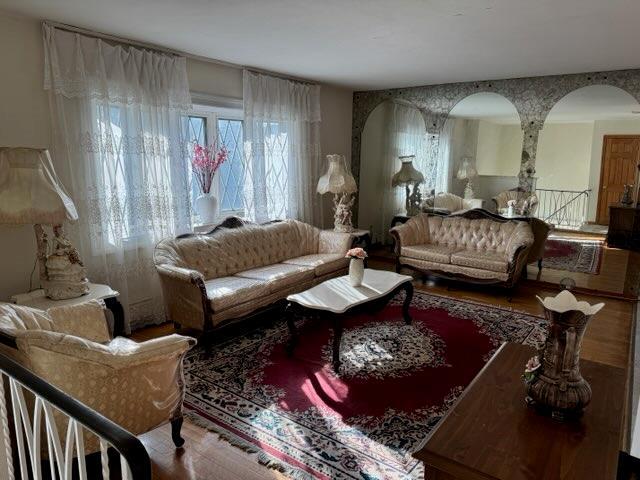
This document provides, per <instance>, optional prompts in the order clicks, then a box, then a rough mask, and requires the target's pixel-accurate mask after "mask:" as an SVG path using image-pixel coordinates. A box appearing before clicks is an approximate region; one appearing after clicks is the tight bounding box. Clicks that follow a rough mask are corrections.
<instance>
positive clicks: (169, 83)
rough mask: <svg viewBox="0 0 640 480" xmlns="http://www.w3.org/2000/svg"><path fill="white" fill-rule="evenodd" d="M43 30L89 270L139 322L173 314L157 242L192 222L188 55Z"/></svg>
mask: <svg viewBox="0 0 640 480" xmlns="http://www.w3.org/2000/svg"><path fill="white" fill-rule="evenodd" d="M43 35H44V46H45V81H44V85H45V89H46V90H48V91H49V94H50V95H49V98H50V104H51V113H52V117H53V125H54V136H55V144H54V155H55V157H54V158H55V163H56V166H57V169H58V170H59V173H60V176H61V178H62V179H63V181H64V183H65V185H66V186H67V188H68V189H69V190H70V193H71V196H72V198H73V200H74V202H75V204H76V206H77V207H78V213H79V216H80V220H79V222H78V223H77V224H76V225H75V226H72V227H71V228H70V233H71V235H72V237H73V238H74V239H75V242H76V244H77V246H78V248H79V250H80V253H81V255H82V258H83V260H84V262H85V264H86V266H87V268H88V275H89V278H90V280H91V281H92V282H95V283H107V284H109V285H110V286H111V287H112V288H114V289H116V290H118V291H119V292H120V294H121V297H120V301H121V302H122V303H123V305H124V307H125V313H126V317H127V319H128V322H130V325H131V326H132V327H133V328H136V327H138V326H142V325H144V324H148V323H158V322H161V321H164V319H165V315H164V311H163V306H162V305H163V303H162V299H161V291H160V286H159V280H158V277H157V274H156V271H155V268H154V265H153V261H152V256H153V249H154V247H155V244H156V243H157V242H158V241H159V240H160V239H162V238H165V237H169V236H173V235H176V234H177V233H183V232H185V231H189V230H190V228H191V215H190V209H191V206H190V201H189V189H188V169H187V163H186V161H185V156H184V151H183V146H184V143H183V141H182V129H181V122H180V117H181V115H182V114H183V113H185V112H187V111H188V110H190V108H191V98H190V94H189V86H188V81H187V75H186V63H185V59H184V58H180V57H177V56H172V55H165V54H160V53H156V52H152V51H149V50H143V49H138V48H134V47H131V46H122V45H113V44H110V43H107V42H104V41H103V40H100V39H98V38H93V37H89V36H85V35H81V34H77V33H71V32H68V31H65V30H61V29H58V28H55V27H52V26H50V25H47V24H45V25H44V26H43Z"/></svg>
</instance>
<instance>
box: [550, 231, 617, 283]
mask: <svg viewBox="0 0 640 480" xmlns="http://www.w3.org/2000/svg"><path fill="white" fill-rule="evenodd" d="M603 245H604V242H603V241H601V240H585V239H581V238H559V237H550V238H549V239H547V242H546V243H545V246H544V260H543V261H542V266H543V267H544V268H552V269H554V270H566V271H568V272H579V273H589V274H591V275H597V274H598V273H600V263H601V262H602V250H603Z"/></svg>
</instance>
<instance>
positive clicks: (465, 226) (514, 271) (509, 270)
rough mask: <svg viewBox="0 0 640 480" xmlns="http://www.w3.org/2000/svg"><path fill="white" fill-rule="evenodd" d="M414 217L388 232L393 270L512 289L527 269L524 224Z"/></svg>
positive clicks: (469, 214) (459, 217)
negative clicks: (407, 269)
mask: <svg viewBox="0 0 640 480" xmlns="http://www.w3.org/2000/svg"><path fill="white" fill-rule="evenodd" d="M477 212H478V211H474V210H471V211H469V212H467V213H464V214H460V215H457V216H456V215H454V216H448V217H440V216H430V215H427V214H424V213H423V214H420V215H416V216H415V217H412V218H410V219H409V220H408V221H407V222H406V223H405V224H404V225H400V226H397V227H394V228H392V229H391V231H390V233H391V235H392V236H393V237H394V240H395V253H396V255H397V266H398V269H400V268H401V267H403V266H407V267H411V268H414V269H416V270H419V271H422V272H426V273H432V274H435V275H439V276H443V277H448V278H457V279H463V280H467V281H471V282H475V283H499V284H502V285H504V286H506V287H512V286H513V285H514V284H515V283H516V282H517V281H518V278H519V277H520V274H521V273H522V269H523V268H524V267H525V265H526V263H527V257H528V254H529V249H530V248H531V245H532V244H533V233H532V231H531V227H530V226H529V224H528V223H527V222H518V221H506V220H505V221H500V220H497V219H494V218H468V217H473V216H476V215H478V213H477Z"/></svg>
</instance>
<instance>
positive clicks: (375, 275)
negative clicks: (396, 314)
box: [285, 268, 413, 372]
mask: <svg viewBox="0 0 640 480" xmlns="http://www.w3.org/2000/svg"><path fill="white" fill-rule="evenodd" d="M412 280H413V279H412V278H411V277H410V276H408V275H400V274H398V273H394V272H388V271H386V270H374V269H370V268H366V269H365V270H364V278H363V281H362V285H361V286H358V287H352V286H351V285H350V284H349V276H348V275H345V276H342V277H337V278H332V279H330V280H325V281H324V282H322V283H320V284H318V285H316V286H314V287H311V288H310V289H308V290H305V291H303V292H299V293H294V294H292V295H289V296H288V297H287V306H286V309H285V317H286V319H287V326H288V328H289V341H288V342H287V353H288V354H289V356H292V355H293V352H294V350H295V348H296V345H297V343H298V331H297V329H296V325H295V321H294V318H295V316H296V315H298V314H305V315H309V316H316V317H320V318H322V319H325V320H328V321H329V323H330V324H331V326H332V328H333V369H334V371H335V372H339V371H340V342H341V340H342V330H343V320H344V318H345V317H346V316H349V315H357V314H359V313H363V312H372V311H377V310H382V308H384V307H385V305H387V303H389V301H390V300H391V299H392V298H393V297H395V296H396V295H397V294H398V293H399V292H400V291H402V290H404V292H405V297H404V301H403V303H402V318H403V319H404V322H405V323H406V324H407V325H409V324H410V323H411V315H410V314H409V306H410V305H411V300H412V299H413V284H412V283H411V282H412Z"/></svg>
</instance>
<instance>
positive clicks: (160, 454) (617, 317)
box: [132, 249, 635, 480]
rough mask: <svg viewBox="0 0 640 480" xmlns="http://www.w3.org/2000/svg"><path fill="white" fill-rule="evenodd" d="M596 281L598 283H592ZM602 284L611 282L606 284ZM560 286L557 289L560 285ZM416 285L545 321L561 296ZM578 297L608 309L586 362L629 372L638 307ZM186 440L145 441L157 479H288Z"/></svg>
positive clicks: (164, 430) (221, 448)
mask: <svg viewBox="0 0 640 480" xmlns="http://www.w3.org/2000/svg"><path fill="white" fill-rule="evenodd" d="M611 250H612V249H611ZM612 251H613V250H612ZM616 256H617V254H616V253H613V254H610V255H609V256H608V255H607V253H606V252H605V257H604V259H603V262H605V263H603V268H602V269H601V274H602V273H603V271H604V269H605V266H606V268H607V271H608V272H609V273H608V274H607V277H608V278H611V279H614V280H612V282H613V281H616V280H615V279H616V278H617V277H623V280H624V276H625V272H626V268H627V266H626V262H622V261H621V259H618V260H620V261H617V260H615V259H616ZM385 257H387V258H385ZM623 263H624V265H623ZM369 267H370V268H384V269H392V268H394V264H393V261H392V260H391V259H390V258H388V255H384V256H382V257H377V258H376V257H373V258H371V259H370V260H369ZM536 272H537V268H536ZM592 276H593V275H592ZM534 278H535V276H534ZM548 278H549V277H547V279H548ZM550 281H551V280H550ZM595 281H596V280H592V282H595ZM601 281H602V282H606V280H604V279H601ZM554 283H556V282H555V279H554ZM414 284H415V288H416V289H417V290H424V291H428V292H433V293H437V294H441V295H446V296H450V297H454V298H460V299H467V300H475V301H479V302H485V303H491V304H495V305H500V306H503V307H507V308H513V309H517V310H522V311H525V312H529V313H532V314H536V315H542V312H543V310H542V307H541V306H540V304H539V303H538V301H537V300H536V298H535V297H536V295H539V296H547V295H555V294H556V293H557V292H558V289H557V287H555V286H553V285H550V284H546V283H541V282H538V281H535V280H527V281H523V282H521V283H520V285H519V286H518V288H517V289H516V291H515V292H514V294H513V299H512V301H511V302H509V300H508V299H507V295H506V293H505V292H503V291H501V290H500V289H496V288H491V287H476V286H470V285H465V284H462V283H460V284H458V283H456V284H453V283H451V282H443V281H434V280H428V281H427V282H426V283H424V284H423V283H422V281H420V280H416V281H415V282H414ZM593 284H594V283H591V285H593ZM587 288H589V287H587ZM577 296H578V297H579V298H581V299H584V300H587V301H589V302H591V303H595V302H600V301H603V302H605V304H606V305H605V307H604V309H603V310H602V311H601V312H600V313H599V314H598V315H597V316H596V317H595V318H594V319H593V320H592V321H591V323H590V324H589V327H588V329H587V332H586V334H585V338H584V342H583V346H582V353H581V358H585V359H588V360H593V361H595V362H601V363H605V364H608V365H614V366H617V367H622V368H625V369H627V368H628V367H629V352H630V347H631V331H632V322H633V310H634V308H635V303H634V302H632V301H629V300H626V299H622V298H603V297H600V296H597V295H587V294H578V295H577ZM170 333H174V329H173V326H172V325H171V324H164V325H160V326H156V327H150V328H146V329H143V330H139V331H136V332H135V333H134V334H133V336H132V338H133V339H135V340H139V341H140V340H146V339H149V338H154V337H158V336H162V335H167V334H170ZM183 436H184V438H185V440H186V443H185V446H184V448H183V449H179V450H176V449H175V447H174V446H173V443H172V441H171V433H170V428H169V426H168V425H165V426H164V427H161V428H159V429H156V430H155V431H153V432H150V433H147V434H145V435H143V436H142V437H141V440H142V441H143V443H144V445H145V447H146V448H147V451H148V452H149V455H150V456H151V460H152V463H153V475H154V477H153V478H154V479H157V480H165V479H166V480H168V479H172V480H173V479H188V480H192V479H203V480H204V479H216V480H240V479H242V480H254V479H255V480H258V479H283V478H286V477H284V476H283V475H282V474H281V473H279V472H277V471H275V470H271V469H269V468H267V467H264V466H262V465H260V464H258V462H257V461H256V458H255V455H251V454H248V453H246V452H243V451H242V450H240V449H238V448H236V447H233V446H231V445H230V444H229V443H227V442H225V441H223V440H219V439H218V437H217V435H215V434H213V433H210V432H208V431H207V430H205V429H202V428H200V427H198V426H196V425H193V424H191V423H189V422H188V421H185V424H184V426H183Z"/></svg>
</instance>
